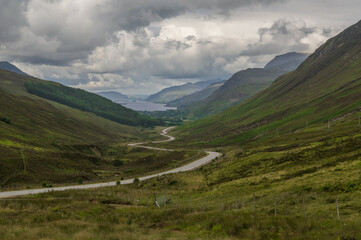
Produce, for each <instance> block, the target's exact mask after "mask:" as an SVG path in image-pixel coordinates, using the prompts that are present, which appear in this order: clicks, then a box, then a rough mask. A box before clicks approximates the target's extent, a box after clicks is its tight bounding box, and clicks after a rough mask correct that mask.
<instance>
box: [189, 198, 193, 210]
mask: <svg viewBox="0 0 361 240" xmlns="http://www.w3.org/2000/svg"><path fill="white" fill-rule="evenodd" d="M189 208H192V198H191V197H189Z"/></svg>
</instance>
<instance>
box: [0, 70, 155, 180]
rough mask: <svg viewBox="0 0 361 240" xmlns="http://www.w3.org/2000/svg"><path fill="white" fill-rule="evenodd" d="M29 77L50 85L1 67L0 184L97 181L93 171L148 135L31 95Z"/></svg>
mask: <svg viewBox="0 0 361 240" xmlns="http://www.w3.org/2000/svg"><path fill="white" fill-rule="evenodd" d="M29 81H31V82H34V83H39V84H42V83H43V84H53V83H49V82H45V81H42V80H39V79H35V78H31V77H27V76H22V75H19V74H16V73H12V72H9V71H5V70H0V186H8V185H16V184H24V183H26V184H33V183H37V184H39V183H41V182H42V181H51V182H53V183H56V182H58V183H60V182H62V183H64V182H77V181H78V179H83V180H96V179H98V180H99V175H97V174H96V172H95V171H94V170H97V169H104V168H111V167H112V164H113V161H114V160H115V159H117V158H120V159H128V158H131V156H125V155H127V154H128V153H127V150H126V149H123V146H122V145H124V144H125V143H126V142H132V141H138V140H139V139H142V140H144V139H146V138H147V137H148V136H150V137H151V136H152V131H151V130H142V129H141V128H135V127H130V126H126V125H121V124H118V123H116V122H114V121H110V120H107V119H104V118H102V117H99V116H97V115H95V114H93V113H90V112H85V111H81V110H77V109H75V108H71V107H68V106H66V105H63V104H59V103H57V102H54V101H50V100H47V99H44V98H40V97H38V96H35V95H33V94H30V93H28V92H27V91H26V88H25V87H24V85H25V83H27V82H29ZM59 86H60V85H59ZM74 91H77V90H74ZM81 93H83V92H81ZM134 154H136V153H133V157H134V159H137V158H139V157H141V156H142V155H143V156H144V155H146V154H148V153H142V154H138V155H139V156H138V157H136V156H135V155H134ZM152 154H153V156H152V157H155V155H154V153H152ZM152 154H150V155H152ZM128 155H129V154H128Z"/></svg>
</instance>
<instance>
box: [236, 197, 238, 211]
mask: <svg viewBox="0 0 361 240" xmlns="http://www.w3.org/2000/svg"><path fill="white" fill-rule="evenodd" d="M236 210H238V198H237V196H236Z"/></svg>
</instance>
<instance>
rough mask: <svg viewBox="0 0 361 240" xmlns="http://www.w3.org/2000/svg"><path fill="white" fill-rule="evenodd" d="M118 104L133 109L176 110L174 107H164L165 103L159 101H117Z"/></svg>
mask: <svg viewBox="0 0 361 240" xmlns="http://www.w3.org/2000/svg"><path fill="white" fill-rule="evenodd" d="M118 103H119V104H121V105H123V106H124V107H127V108H130V109H133V110H135V111H149V112H152V111H167V110H176V109H177V108H176V107H166V106H165V105H166V104H161V103H152V102H145V101H127V100H123V101H118Z"/></svg>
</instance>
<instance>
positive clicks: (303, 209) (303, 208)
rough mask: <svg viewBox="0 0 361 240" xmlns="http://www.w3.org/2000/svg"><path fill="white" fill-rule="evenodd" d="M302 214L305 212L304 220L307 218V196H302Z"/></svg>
mask: <svg viewBox="0 0 361 240" xmlns="http://www.w3.org/2000/svg"><path fill="white" fill-rule="evenodd" d="M302 212H303V218H304V219H305V218H306V206H305V196H302Z"/></svg>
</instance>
